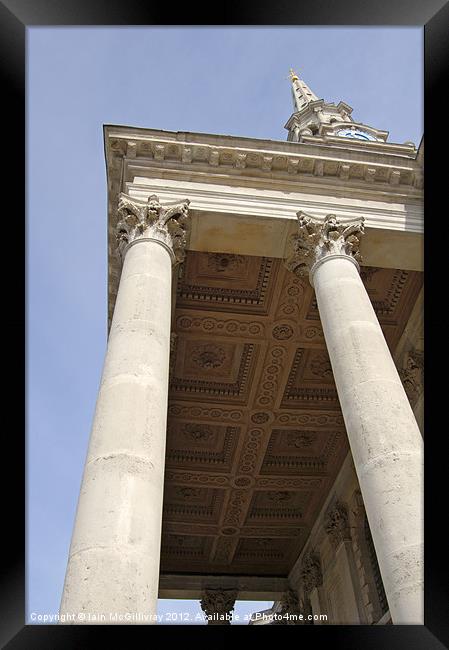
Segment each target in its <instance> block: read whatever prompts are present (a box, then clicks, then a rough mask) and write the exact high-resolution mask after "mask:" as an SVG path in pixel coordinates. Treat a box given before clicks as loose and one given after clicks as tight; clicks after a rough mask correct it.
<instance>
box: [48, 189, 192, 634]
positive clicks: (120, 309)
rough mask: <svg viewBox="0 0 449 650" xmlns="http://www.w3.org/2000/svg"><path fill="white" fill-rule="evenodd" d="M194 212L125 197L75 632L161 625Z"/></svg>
mask: <svg viewBox="0 0 449 650" xmlns="http://www.w3.org/2000/svg"><path fill="white" fill-rule="evenodd" d="M188 203H189V202H188V201H185V202H184V203H182V204H179V205H176V206H171V207H169V208H166V209H164V208H162V206H161V205H160V203H159V201H158V199H157V197H156V196H154V195H153V196H151V197H150V198H149V199H148V203H147V204H140V203H136V202H132V201H130V200H129V198H128V197H127V196H126V195H124V194H122V195H121V197H120V201H119V211H118V212H119V219H120V221H119V223H118V226H117V240H118V252H119V254H120V255H121V257H122V260H123V268H122V273H121V278H120V285H119V290H118V294H117V301H116V305H115V310H114V317H113V320H112V325H111V330H110V335H109V341H108V348H107V353H106V359H105V363H104V368H103V375H102V379H101V384H100V390H99V395H98V400H97V405H96V410H95V416H94V422H93V427H92V433H91V438H90V443H89V449H88V454H87V459H86V465H85V469H84V475H83V479H82V485H81V492H80V497H79V501H78V508H77V513H76V520H75V526H74V531H73V536H72V543H71V547H70V554H69V561H68V566H67V573H66V579H65V585H64V592H63V597H62V602H61V610H60V611H61V614H70V620H67V621H66V622H69V623H74V624H83V623H87V624H89V623H90V624H92V623H103V624H114V623H117V624H126V623H128V624H133V623H134V624H136V623H143V624H145V623H153V622H155V621H154V619H152V617H153V616H154V615H155V614H156V607H157V596H158V583H159V561H160V544H161V522H162V497H163V486H164V464H165V440H166V419H167V400H168V373H169V355H170V321H171V297H172V266H173V264H175V263H177V262H179V261H180V260H181V259H182V258H183V255H184V250H185V244H186V232H187V223H188ZM111 615H112V618H111Z"/></svg>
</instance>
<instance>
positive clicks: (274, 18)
mask: <svg viewBox="0 0 449 650" xmlns="http://www.w3.org/2000/svg"><path fill="white" fill-rule="evenodd" d="M235 7H236V6H234V5H232V6H231V5H229V6H228V5H225V4H223V3H222V4H219V5H215V6H212V5H209V6H208V7H206V8H205V7H204V6H203V5H200V4H199V3H198V4H197V5H194V4H192V3H185V4H184V5H179V7H178V6H177V9H176V12H174V8H173V6H170V5H168V3H167V4H166V5H162V4H155V5H153V4H149V3H147V4H145V3H144V1H143V0H140V1H139V0H127V1H126V2H122V1H121V0H89V1H87V0H84V1H81V0H7V1H5V0H3V2H0V70H1V75H2V78H1V82H2V86H1V88H2V91H3V92H2V94H3V98H2V104H3V105H4V107H5V108H6V111H7V117H6V120H5V119H4V121H3V130H2V135H3V138H2V140H3V146H4V149H3V157H2V158H3V162H4V163H6V164H5V173H4V174H3V179H4V188H3V192H4V201H3V215H2V216H3V219H4V223H6V224H7V228H5V229H4V233H5V234H7V236H6V237H5V239H4V242H3V243H4V246H3V253H4V256H5V255H6V257H8V256H9V258H10V259H9V260H8V261H6V260H4V263H3V273H4V275H6V277H5V279H4V282H3V283H2V288H3V296H2V297H3V304H6V305H7V306H8V309H7V314H8V316H7V317H6V318H5V319H4V323H3V324H6V327H7V331H6V337H5V338H4V344H5V345H4V350H3V352H4V354H3V359H5V358H6V364H5V363H4V364H3V368H4V371H5V370H6V372H4V378H7V384H6V385H7V389H6V395H7V400H6V404H5V405H4V409H3V422H4V427H3V458H4V463H3V468H4V471H3V472H2V475H3V478H4V479H6V483H5V487H4V490H3V499H2V506H3V513H2V514H3V517H2V519H3V524H4V525H3V526H2V529H3V534H2V538H3V542H4V543H5V546H6V548H5V550H4V552H3V563H2V568H1V572H0V620H1V621H2V623H1V625H0V628H1V632H0V642H1V644H2V647H7V648H11V649H16V648H33V650H34V649H35V648H46V649H49V648H51V649H54V648H64V649H67V648H72V647H73V648H87V647H91V646H92V647H93V646H94V645H97V643H98V642H99V641H103V640H104V634H108V635H109V634H110V633H111V630H112V632H113V635H114V637H113V639H114V641H115V642H117V643H126V644H127V646H128V647H129V646H131V647H133V646H134V641H133V640H134V638H135V634H136V633H137V631H138V633H139V635H140V634H144V635H145V637H144V638H143V639H142V640H144V642H146V643H148V642H149V641H150V642H151V641H152V640H153V639H154V635H155V634H157V636H158V637H159V636H160V634H162V635H163V637H162V638H163V639H164V640H167V641H168V640H169V639H170V642H171V641H173V635H175V636H176V635H178V636H179V635H181V636H179V639H180V641H181V642H182V643H185V642H189V640H190V639H192V640H193V638H194V637H195V639H196V641H198V640H199V641H200V643H204V642H206V643H207V642H211V641H212V642H213V643H217V642H218V641H220V640H221V641H222V642H223V645H224V643H227V642H229V640H230V637H228V636H227V635H228V634H230V635H231V637H232V635H236V634H237V635H240V634H243V635H245V633H244V632H243V633H242V632H239V633H237V632H233V630H235V629H237V627H236V626H234V627H232V626H229V627H222V626H220V627H219V628H213V627H212V628H211V627H207V626H204V627H203V626H182V627H177V626H160V627H158V626H150V627H149V626H107V627H106V626H65V625H61V626H59V625H50V626H43V625H25V518H24V511H23V508H24V506H25V507H26V483H25V480H26V477H25V464H22V463H21V459H22V458H25V451H26V438H25V436H24V435H23V434H22V427H21V426H20V422H21V418H20V417H19V414H20V412H21V409H20V404H18V405H17V406H15V404H17V403H18V402H20V395H21V394H22V391H21V390H20V389H21V388H22V387H23V385H24V384H23V383H22V377H23V373H22V368H25V371H26V362H25V354H24V356H23V357H21V355H20V354H19V350H21V349H22V346H21V342H23V340H24V339H25V343H26V331H25V317H26V310H25V311H24V309H23V300H22V298H21V296H20V292H19V291H18V286H19V279H20V276H21V273H23V271H22V269H24V268H25V264H22V265H21V264H20V263H19V261H18V255H17V249H18V248H19V247H20V243H21V242H22V241H25V242H26V232H25V231H26V228H25V224H26V218H25V219H24V220H23V221H22V220H21V219H20V213H21V211H22V206H23V207H24V208H26V197H25V184H24V180H23V179H24V176H22V174H21V171H22V170H23V171H24V174H25V173H26V163H25V157H24V152H25V129H24V125H25V119H26V111H25V108H26V107H25V100H26V97H25V79H26V71H25V65H26V52H25V46H26V28H27V27H32V26H37V25H46V26H50V25H55V26H59V25H71V26H74V25H80V26H81V25H108V26H109V25H110V26H114V25H169V24H172V23H170V20H173V14H174V13H175V18H176V21H177V22H176V23H174V24H176V25H212V24H216V25H248V26H251V25H255V26H256V25H273V26H276V25H315V26H319V25H334V26H338V25H342V26H343V25H358V26H363V25H367V26H371V25H377V26H387V25H388V26H401V25H402V26H423V27H424V70H425V83H424V93H425V113H424V115H425V119H424V131H425V136H426V145H425V146H426V154H425V160H426V162H425V202H424V206H425V215H426V218H427V229H426V234H425V272H426V276H425V277H426V278H427V274H428V273H430V276H429V277H430V282H428V283H427V284H426V298H425V339H426V359H427V360H428V367H429V368H430V370H431V372H430V373H428V375H427V378H426V389H425V399H426V414H425V425H426V436H427V447H426V455H425V625H424V626H394V625H387V626H301V627H300V628H297V627H288V626H287V627H283V626H274V627H271V626H268V627H267V626H263V627H260V628H259V632H257V630H256V631H255V632H253V633H252V635H251V637H246V636H244V637H243V638H244V639H245V640H247V641H249V640H250V639H253V634H254V635H255V638H256V640H257V643H259V642H260V641H261V634H262V632H261V630H263V634H264V638H266V635H267V634H268V637H269V639H268V641H269V643H276V642H278V643H279V641H281V639H280V637H279V634H280V635H281V637H283V635H284V634H285V630H286V629H287V630H288V634H289V635H291V634H292V633H293V634H295V635H296V636H297V638H296V639H294V643H301V644H302V645H304V643H305V642H310V643H314V644H315V643H324V642H328V643H329V644H332V647H337V648H338V647H342V648H345V650H352V649H354V650H361V649H362V648H363V650H371V649H373V650H374V649H375V650H379V648H388V649H390V648H391V649H396V648H400V649H401V650H413V649H415V648H419V649H422V650H433V649H435V650H437V649H440V648H444V647H447V645H448V643H449V634H448V629H447V628H448V626H447V620H448V618H449V616H448V614H449V612H448V611H447V610H448V608H447V602H448V601H449V598H448V589H447V581H446V579H445V572H444V568H445V567H444V564H445V562H444V560H445V559H446V557H447V536H446V533H445V532H444V529H445V525H446V519H445V516H444V513H445V510H446V508H445V505H446V504H445V501H444V495H445V490H444V487H443V485H442V479H443V478H444V477H445V475H446V473H447V472H446V471H445V470H446V467H445V465H446V455H445V453H444V452H445V449H444V446H442V445H444V438H445V437H446V431H445V428H444V425H443V426H442V427H441V428H440V427H437V426H436V424H437V421H438V418H437V414H438V413H440V412H441V413H442V415H443V417H444V416H445V409H444V403H445V402H444V397H445V392H443V391H444V379H442V380H439V381H438V380H437V379H436V376H435V373H434V372H433V367H434V366H435V367H436V366H437V363H436V360H437V359H438V365H439V364H444V362H443V360H442V351H443V350H444V347H445V346H444V342H445V340H444V334H445V327H444V326H445V319H444V316H443V311H442V309H443V307H444V306H445V300H444V294H443V293H442V291H441V290H439V287H438V284H439V283H440V282H441V281H442V279H445V277H446V274H447V270H446V269H444V270H443V267H442V264H443V261H444V259H445V257H446V252H445V249H444V245H445V243H446V242H445V240H444V237H445V235H446V233H445V227H444V226H445V224H444V221H445V219H446V213H447V205H446V204H447V199H446V196H445V194H446V192H445V189H446V188H445V185H446V184H447V180H446V178H445V177H443V174H445V171H446V170H445V165H444V164H443V163H440V162H439V161H438V157H439V153H440V152H442V151H443V152H444V148H445V141H444V139H445V135H446V124H445V123H446V121H447V117H446V115H445V113H444V107H445V105H446V104H445V91H446V88H447V86H448V85H449V84H448V77H449V75H448V50H449V46H448V41H449V38H448V34H449V3H447V2H444V1H442V0H425V2H423V1H422V0H388V1H385V0H377V1H374V0H373V1H372V2H369V1H367V0H321V1H318V0H315V2H307V3H305V2H304V3H299V2H291V3H288V2H286V1H281V2H272V3H269V2H267V1H266V0H260V1H259V2H257V3H252V2H246V3H245V4H244V5H241V6H239V7H238V9H237V8H235ZM211 8H212V9H213V12H214V13H215V15H212V14H211V13H210V9H211ZM213 19H214V20H213ZM11 171H12V173H11ZM445 175H446V174H445ZM21 196H23V197H24V200H23V202H21V200H20V197H21ZM439 205H441V208H439ZM24 212H25V210H24ZM17 213H19V214H17ZM437 238H438V240H437ZM24 252H25V260H24V262H25V263H26V245H25V251H24ZM444 271H446V273H444ZM25 296H26V294H25ZM25 302H26V301H25ZM27 326H28V327H29V326H30V324H29V323H27ZM24 333H25V337H24V336H23V334H24ZM25 348H26V345H25ZM20 361H23V363H20ZM24 424H25V427H23V428H24V429H25V430H26V408H25V419H24ZM7 466H8V467H9V468H10V470H11V471H10V472H7V471H6V467H7ZM22 467H23V469H21V468H22ZM123 627H124V628H125V630H124V631H123ZM246 627H247V626H246ZM244 628H245V626H238V629H240V630H241V629H244ZM217 629H218V630H221V631H220V632H217ZM253 629H254V628H253ZM273 629H274V630H275V632H273ZM211 630H215V632H212V631H211ZM273 634H274V635H275V636H272V635H273ZM125 635H126V636H125ZM166 635H167V636H166ZM192 635H194V637H193V636H192ZM198 635H199V637H200V638H199V639H198ZM202 635H206V636H205V637H204V636H202ZM211 635H213V636H212V637H211Z"/></svg>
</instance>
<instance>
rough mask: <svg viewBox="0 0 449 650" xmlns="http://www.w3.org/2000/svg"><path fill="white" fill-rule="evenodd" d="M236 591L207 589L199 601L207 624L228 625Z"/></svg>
mask: <svg viewBox="0 0 449 650" xmlns="http://www.w3.org/2000/svg"><path fill="white" fill-rule="evenodd" d="M236 598H237V591H234V590H225V589H207V590H206V591H205V592H204V595H203V598H202V599H201V601H200V605H201V609H202V610H203V612H204V613H205V614H206V616H207V618H208V624H209V625H230V624H231V618H232V614H231V612H232V611H233V609H234V604H235V599H236Z"/></svg>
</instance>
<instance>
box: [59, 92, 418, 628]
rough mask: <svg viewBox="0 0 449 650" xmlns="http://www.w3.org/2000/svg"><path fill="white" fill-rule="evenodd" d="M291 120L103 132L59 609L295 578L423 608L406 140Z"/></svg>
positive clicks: (141, 608)
mask: <svg viewBox="0 0 449 650" xmlns="http://www.w3.org/2000/svg"><path fill="white" fill-rule="evenodd" d="M293 85H294V87H296V85H297V84H296V82H295V80H293ZM312 103H313V102H312ZM312 108H313V106H312ZM318 108H319V109H320V111H321V117H320V119H323V120H324V119H325V118H326V105H324V109H323V106H322V105H320V106H318ZM340 108H341V110H343V109H344V110H345V111H346V110H347V108H349V107H347V106H346V105H344V106H343V107H340ZM307 110H308V111H310V110H311V109H310V106H309V105H308V107H307ZM323 110H324V112H323ZM329 110H330V109H329ZM315 115H316V113H315ZM347 117H348V115H347ZM332 119H333V118H332ZM348 119H349V117H348ZM293 122H294V132H295V133H296V136H295V137H296V138H299V139H300V141H299V142H298V141H294V139H292V140H291V141H288V142H279V141H269V140H254V139H250V138H234V137H231V136H218V135H207V134H194V133H181V132H166V131H156V130H151V129H137V128H130V127H121V126H107V127H105V131H104V135H105V150H106V161H107V169H108V211H109V327H110V329H109V340H108V349H107V354H106V360H105V366H104V370H103V377H102V380H101V385H100V390H99V397H98V402H97V408H96V413H95V417H94V423H93V428H92V434H91V441H90V447H89V451H88V457H87V461H86V467H85V473H84V477H83V482H82V487H81V494H80V500H79V504H78V511H77V518H76V523H75V528H74V533H73V539H72V546H71V551H70V558H69V565H68V570H67V576H66V583H65V589H64V596H63V601H62V604H61V612H71V611H81V610H83V611H89V610H91V609H92V610H93V611H95V612H101V611H106V610H107V611H119V612H138V613H139V612H142V613H152V614H155V613H156V600H157V597H158V596H159V597H160V598H195V599H198V600H201V601H202V606H203V610H204V611H205V612H206V611H207V613H212V614H213V613H214V612H221V613H223V612H224V613H226V612H228V613H229V612H230V611H232V606H233V602H234V601H235V599H237V598H238V599H245V598H247V599H254V600H255V599H264V600H265V599H273V600H275V601H282V602H284V609H286V608H287V609H288V607H287V605H285V603H288V602H293V601H294V600H295V598H290V599H288V598H287V596H286V594H288V593H290V591H293V593H294V595H295V597H297V598H298V601H297V605H295V607H296V606H297V607H298V608H299V609H300V610H301V611H304V612H306V611H311V612H313V613H328V614H329V620H328V623H329V624H332V623H333V622H342V621H343V622H353V623H378V622H379V621H381V619H382V616H383V615H384V614H385V612H386V611H387V610H388V612H389V616H390V617H391V620H392V622H393V623H395V624H397V623H399V624H401V623H422V622H423V601H422V598H423V585H422V572H423V568H422V543H423V535H422V516H423V515H422V496H423V482H422V479H423V476H422V462H423V452H422V435H421V432H420V430H419V426H418V423H417V420H416V417H415V414H414V412H413V408H412V407H413V406H414V403H413V400H411V399H410V391H409V390H408V392H406V390H405V387H407V386H406V384H405V383H404V378H405V376H406V374H404V373H406V371H407V368H408V366H407V363H408V359H409V353H410V355H411V354H413V351H414V350H415V351H416V348H417V347H418V343H419V341H418V339H419V326H418V325H417V324H416V322H415V321H416V320H418V321H419V319H420V314H419V310H418V313H417V310H416V309H415V310H414V307H415V306H416V305H418V304H419V300H420V296H421V293H420V292H421V290H422V231H423V220H422V160H421V158H422V149H421V150H420V152H417V151H416V149H415V148H414V146H413V145H410V144H404V145H399V144H389V143H387V142H385V138H384V139H383V140H381V139H379V140H374V141H367V142H364V141H348V140H347V139H346V138H341V137H338V136H336V135H334V134H332V132H331V130H330V128H329V125H330V124H331V122H330V121H328V122H327V123H326V128H324V129H323V130H322V134H321V135H320V134H313V132H312V133H311V134H309V133H308V132H307V131H305V132H301V133H300V129H299V127H298V124H299V126H301V124H300V122H298V120H293ZM413 319H414V320H413ZM412 321H413V323H412ZM412 324H413V326H412ZM407 333H408V334H407ZM405 335H407V340H406V339H405V338H404V337H405ZM402 364H403V366H402ZM417 384H419V385H421V384H420V382H419V381H418V382H417ZM404 386H405V387H404ZM417 391H418V392H419V388H417ZM415 397H416V396H415ZM416 403H417V402H416ZM420 409H421V407H420ZM417 413H418V416H419V417H421V413H422V411H421V410H419V412H418V411H417ZM419 424H421V425H422V422H421V421H420V422H419ZM367 531H368V532H367ZM370 535H371V536H372V542H371V538H370ZM372 548H373V549H375V554H374V559H373V557H372ZM376 561H377V563H378V568H376V565H375V563H376ZM378 573H379V575H380V576H381V582H380V584H381V585H382V583H383V588H384V590H385V594H386V599H387V602H388V608H387V610H385V606H384V605H382V604H381V601H382V598H383V597H382V595H381V592H380V590H379V589H378V588H377V587H378V586H379V575H378ZM295 602H296V601H295ZM382 602H383V601H382ZM376 608H377V609H376ZM383 610H385V611H383ZM224 618H225V617H224Z"/></svg>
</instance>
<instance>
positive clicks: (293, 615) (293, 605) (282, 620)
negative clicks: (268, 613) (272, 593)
mask: <svg viewBox="0 0 449 650" xmlns="http://www.w3.org/2000/svg"><path fill="white" fill-rule="evenodd" d="M279 606H280V608H279V610H278V612H277V614H278V616H277V617H276V619H275V620H274V622H273V624H274V625H282V624H284V625H298V624H300V623H302V620H301V619H299V615H300V614H301V608H300V605H299V599H298V596H297V594H296V593H295V592H294V591H293V590H292V589H289V590H288V591H285V592H284V593H283V594H282V597H281V599H280V600H279Z"/></svg>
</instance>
